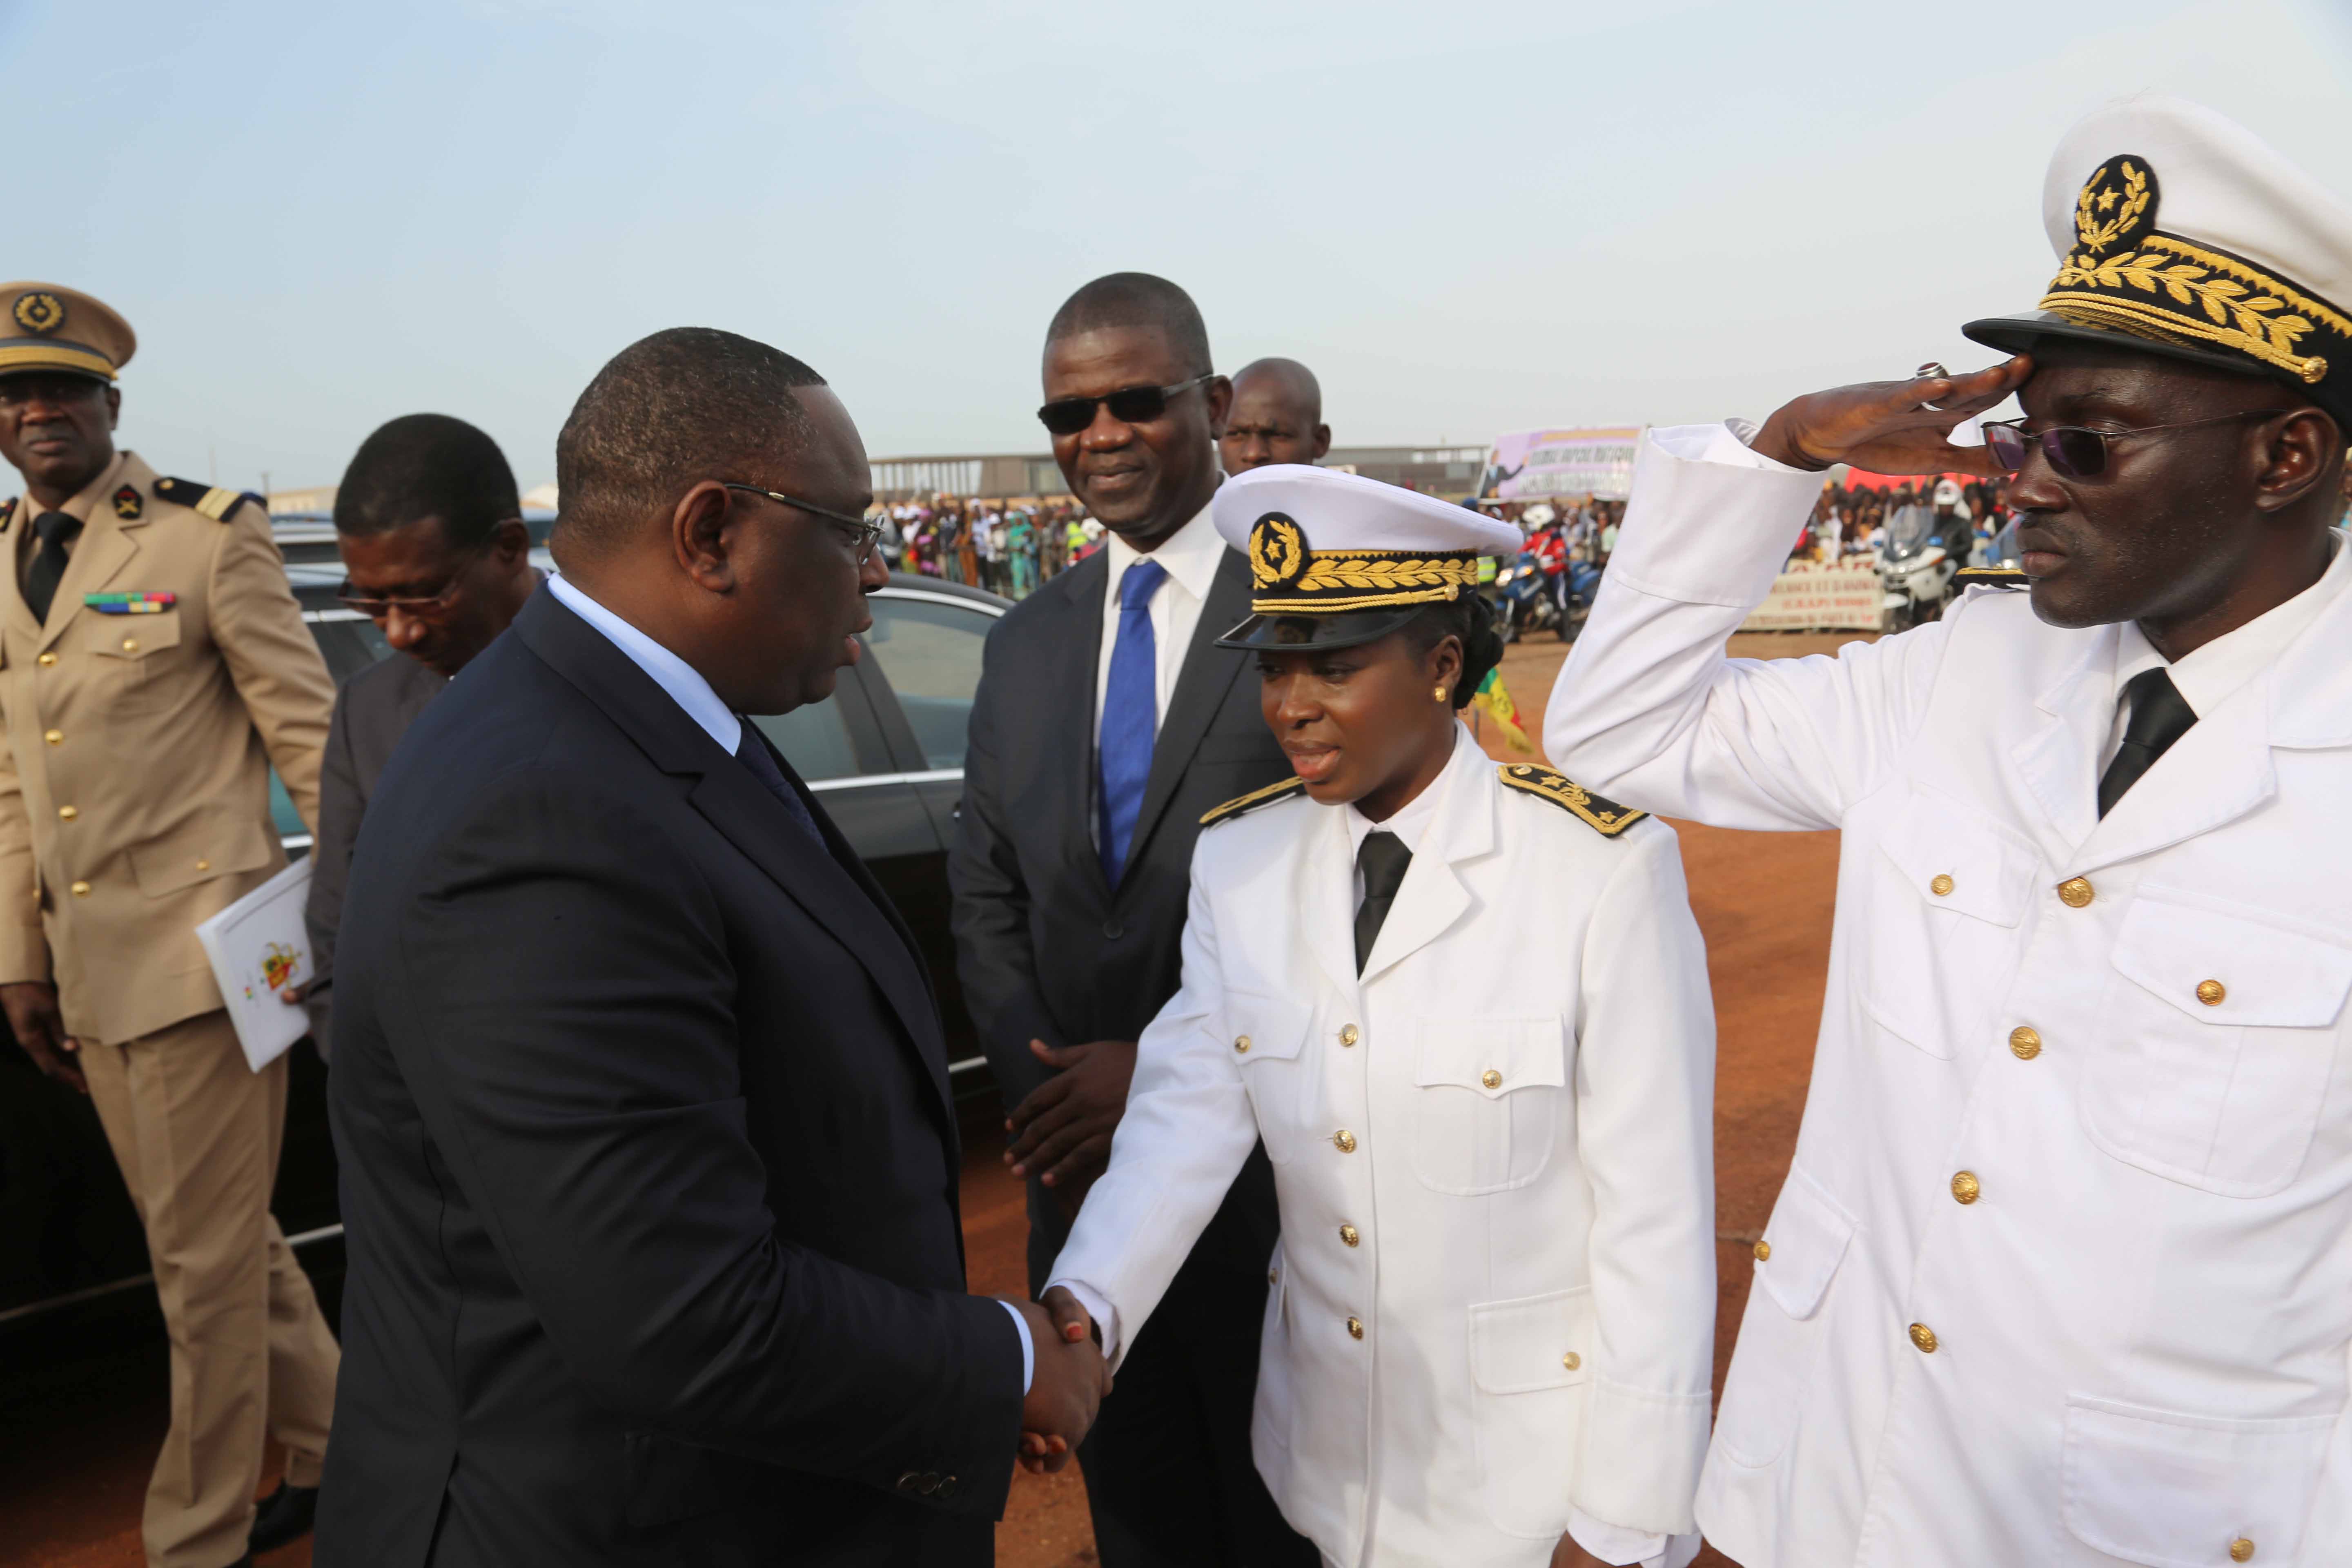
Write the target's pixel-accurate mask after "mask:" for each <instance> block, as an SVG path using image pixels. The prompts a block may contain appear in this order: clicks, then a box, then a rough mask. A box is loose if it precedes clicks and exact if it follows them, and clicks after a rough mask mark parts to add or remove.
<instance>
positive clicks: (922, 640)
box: [866, 594, 996, 768]
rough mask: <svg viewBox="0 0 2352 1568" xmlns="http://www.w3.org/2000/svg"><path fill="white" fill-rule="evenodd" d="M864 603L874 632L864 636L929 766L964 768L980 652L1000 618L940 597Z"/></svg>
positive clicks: (886, 598) (879, 598)
mask: <svg viewBox="0 0 2352 1568" xmlns="http://www.w3.org/2000/svg"><path fill="white" fill-rule="evenodd" d="M866 604H867V605H869V606H870V607H871V608H872V609H873V611H874V627H873V629H872V630H871V631H868V632H867V633H866V647H867V648H868V649H870V650H871V651H872V652H873V655H874V661H875V663H876V664H877V666H878V667H879V668H880V669H881V671H882V674H883V677H884V679H887V680H888V681H889V682H890V689H891V690H892V691H893V692H894V693H896V694H897V696H898V707H899V709H900V710H902V711H904V712H905V714H906V715H907V722H908V725H910V726H911V727H912V728H913V730H914V731H915V743H916V745H918V746H919V747H921V748H922V752H923V764H924V766H926V767H931V768H960V767H961V766H963V747H964V731H965V728H966V726H967V725H968V724H969V723H970V721H971V697H972V693H973V692H975V691H977V690H978V689H980V655H981V649H982V645H984V644H985V643H986V642H987V640H988V628H989V627H991V626H994V625H995V624H996V617H995V616H992V615H990V614H989V613H988V612H987V611H985V610H982V609H978V608H973V609H965V608H964V607H963V606H962V605H944V604H941V603H940V602H939V601H938V600H936V599H900V598H893V597H889V596H887V595H880V594H877V595H875V596H874V597H873V598H871V599H868V600H867V601H866Z"/></svg>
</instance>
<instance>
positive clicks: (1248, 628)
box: [1217, 605, 1428, 653]
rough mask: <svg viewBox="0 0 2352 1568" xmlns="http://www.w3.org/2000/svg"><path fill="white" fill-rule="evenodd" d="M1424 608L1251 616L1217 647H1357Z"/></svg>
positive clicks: (1400, 625)
mask: <svg viewBox="0 0 2352 1568" xmlns="http://www.w3.org/2000/svg"><path fill="white" fill-rule="evenodd" d="M1426 608H1428V606H1427V605H1405V606H1403V607H1402V608H1400V609H1394V610H1341V611H1339V613H1337V614H1336V615H1323V616H1251V617H1250V618H1249V619H1247V620H1245V621H1244V622H1243V623H1242V624H1241V625H1239V626H1235V627H1234V629H1233V630H1231V631H1229V632H1227V633H1226V634H1225V635H1224V636H1223V637H1219V638H1218V639H1217V646H1218V647H1237V648H1245V649H1266V650H1271V651H1274V652H1277V653H1304V652H1307V650H1309V649H1313V648H1338V647H1362V646H1363V645H1364V644H1366V643H1368V642H1378V641H1380V640H1381V638H1382V637H1386V636H1388V635H1389V634H1390V633H1391V632H1393V631H1399V630H1402V628H1403V627H1404V626H1408V625H1410V624H1411V623H1412V621H1413V620H1414V618H1415V617H1417V616H1419V615H1420V614H1421V612H1422V611H1423V610H1424V609H1426Z"/></svg>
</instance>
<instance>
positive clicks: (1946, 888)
mask: <svg viewBox="0 0 2352 1568" xmlns="http://www.w3.org/2000/svg"><path fill="white" fill-rule="evenodd" d="M1954 886H1956V884H1955V883H1954V882H1953V881H1952V879H1951V878H1950V877H1949V876H1948V875H1946V874H1945V873H1944V872H1941V871H1938V872H1937V873H1936V879H1935V880H1934V881H1932V882H1930V883H1928V884H1927V890H1928V891H1929V892H1931V893H1933V894H1935V895H1936V896H1937V898H1939V899H1940V898H1942V897H1943V896H1944V895H1945V894H1947V893H1948V892H1950V891H1951V890H1952V889H1953V888H1954Z"/></svg>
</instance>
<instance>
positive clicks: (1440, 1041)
mask: <svg viewBox="0 0 2352 1568" xmlns="http://www.w3.org/2000/svg"><path fill="white" fill-rule="evenodd" d="M1431 787H1432V788H1433V789H1437V790H1443V791H1444V792H1445V794H1444V797H1443V801H1442V804H1441V805H1440V806H1439V808H1438V809H1437V811H1436V813H1435V814H1434V816H1433V818H1432V820H1431V821H1430V822H1429V824H1428V826H1427V827H1426V829H1425V830H1424V832H1423V837H1422V842H1421V847H1420V849H1419V850H1418V852H1416V853H1415V854H1414V856H1413V858H1412V867H1411V868H1410V870H1409V871H1408V872H1407V874H1406V877H1405V879H1404V883H1403V885H1402V888H1401V889H1399V890H1398V893H1397V897H1396V900H1395V902H1394V904H1393V906H1392V907H1391V910H1390V913H1389V915H1388V918H1387V921H1386V923H1385V924H1384V925H1383V926H1382V928H1381V933H1380V938H1379V940H1378V942H1376V943H1375V944H1374V946H1373V949H1372V951H1371V953H1370V961H1369V962H1368V963H1367V964H1366V965H1365V969H1364V973H1363V975H1362V978H1361V979H1360V980H1359V978H1358V976H1357V973H1356V964H1355V952H1354V937H1353V930H1354V919H1355V908H1356V892H1355V865H1354V858H1353V853H1352V850H1351V847H1350V843H1349V832H1348V827H1347V825H1346V822H1345V820H1344V816H1345V813H1346V811H1347V809H1348V808H1346V807H1340V806H1324V805H1317V804H1315V803H1314V802H1313V801H1312V800H1309V799H1307V798H1306V797H1305V796H1304V795H1297V796H1293V797H1291V798H1288V799H1285V800H1282V801H1280V802H1278V803H1276V804H1271V805H1264V806H1261V807H1259V808H1258V809H1256V810H1255V811H1252V812H1251V813H1249V814H1248V815H1246V816H1237V817H1234V818H1231V819H1229V820H1226V821H1224V822H1223V823H1220V824H1218V825H1217V826H1213V827H1211V828H1209V829H1208V830H1206V831H1204V832H1203V833H1202V835H1201V838H1200V843H1199V846H1198V847H1197V849H1196V850H1195V851H1194V855H1193V862H1192V902H1191V908H1190V912H1189V915H1188V920H1187V924H1186V927H1185V931H1184V946H1183V952H1184V978H1183V987H1182V989H1181V991H1179V992H1178V993H1177V994H1176V995H1175V996H1174V997H1173V998H1172V999H1171V1001H1170V1002H1169V1003H1168V1005H1167V1006H1166V1007H1165V1008H1163V1009H1162V1010H1161V1011H1160V1016H1158V1017H1157V1018H1155V1019H1154V1020H1153V1021H1152V1024H1151V1026H1150V1028H1149V1029H1147V1030H1146V1031H1145V1032H1144V1036H1143V1039H1142V1042H1141V1049H1140V1052H1139V1056H1138V1059H1137V1066H1136V1074H1135V1081H1134V1087H1133V1089H1132V1090H1131V1092H1130V1094H1129V1100H1128V1106H1127V1113H1126V1116H1125V1119H1124V1120H1123V1121H1121V1122H1120V1123H1119V1127H1118V1135H1117V1138H1116V1140H1115V1141H1114V1142H1113V1145H1112V1149H1111V1159H1110V1166H1109V1170H1108V1172H1107V1173H1105V1175H1104V1176H1103V1177H1102V1178H1101V1180H1100V1181H1098V1182H1097V1184H1095V1187H1094V1189H1093V1191H1092V1192H1091V1193H1090V1194H1088V1196H1087V1201H1086V1205H1085V1208H1084V1209H1083V1211H1082V1212H1081V1213H1080V1215H1079V1216H1078V1221H1077V1225H1076V1229H1075V1230H1074V1231H1073V1233H1072V1235H1071V1238H1070V1241H1069V1245H1068V1247H1066V1249H1065V1250H1064V1251H1063V1253H1062V1255H1061V1258H1060V1259H1059V1260H1058V1261H1057V1263H1056V1264H1055V1269H1054V1275H1055V1278H1056V1279H1066V1280H1070V1281H1074V1282H1076V1283H1078V1284H1080V1285H1082V1286H1084V1287H1085V1288H1087V1289H1089V1290H1091V1291H1092V1292H1093V1293H1094V1294H1095V1295H1097V1297H1099V1298H1100V1299H1101V1300H1103V1301H1105V1302H1106V1303H1108V1305H1109V1306H1110V1308H1111V1309H1112V1313H1113V1324H1112V1325H1111V1328H1112V1332H1111V1333H1110V1335H1109V1338H1108V1350H1109V1351H1110V1352H1111V1354H1112V1356H1113V1359H1114V1361H1116V1359H1117V1357H1118V1353H1119V1352H1120V1351H1121V1350H1122V1349H1123V1348H1124V1344H1125V1343H1126V1342H1129V1341H1131V1340H1132V1338H1133V1337H1134V1335H1135V1333H1136V1331H1138V1330H1139V1329H1140V1327H1141V1326H1142V1324H1143V1322H1144V1321H1145V1320H1146V1319H1147V1318H1149V1317H1150V1315H1151V1310H1152V1309H1153V1307H1154V1306H1155V1305H1156V1304H1157V1303H1158V1302H1159V1300H1160V1295H1161V1293H1162V1292H1163V1291H1164V1290H1165V1289H1167V1286H1168V1282H1169V1280H1170V1279H1171V1278H1172V1277H1173V1276H1174V1274H1175V1272H1176V1269H1177V1266H1178V1265H1180V1264H1181V1263H1182V1262H1183V1260H1184V1258H1185V1255H1186V1254H1187V1253H1188V1252H1190V1251H1191V1250H1192V1242H1193V1238H1194V1237H1197V1236H1199V1234H1200V1233H1201V1229H1202V1226H1204V1225H1206V1224H1207V1222H1208V1220H1209V1217H1210V1215H1212V1214H1213V1212H1214V1211H1215V1209H1216V1207H1217V1204H1218V1201H1219V1200H1220V1199H1221V1198H1223V1196H1224V1194H1225V1189H1226V1188H1227V1187H1228V1186H1229V1185H1230V1184H1232V1182H1233V1179H1234V1173H1236V1172H1238V1171H1239V1170H1240V1169H1241V1165H1242V1161H1243V1159H1244V1156H1245V1155H1247V1154H1248V1152H1249V1151H1250V1147H1251V1145H1252V1144H1253V1143H1254V1142H1255V1141H1257V1140H1258V1139H1259V1138H1261V1137H1263V1138H1264V1139H1265V1147H1266V1152H1267V1153H1268V1155H1269V1156H1271V1158H1272V1159H1273V1162H1274V1167H1275V1180H1276V1190H1277V1192H1278V1194H1279V1197H1280V1203H1281V1213H1282V1231H1283V1239H1282V1242H1281V1245H1280V1247H1278V1249H1277V1250H1276V1255H1275V1258H1274V1263H1273V1268H1272V1276H1271V1277H1272V1279H1273V1284H1274V1289H1273V1290H1272V1291H1271V1292H1270V1293H1269V1297H1268V1300H1267V1304H1266V1315H1265V1339H1264V1344H1263V1354H1262V1359H1261V1362H1260V1364H1259V1372H1258V1390H1257V1405H1256V1415H1255V1424H1254V1428H1253V1434H1252V1436H1253V1444H1252V1446H1253V1448H1254V1450H1255V1456H1256V1459H1257V1465H1258V1468H1259V1470H1260V1472H1261V1473H1262V1474H1263V1475H1264V1476H1265V1479H1266V1483H1267V1485H1268V1487H1269V1488H1270V1489H1271V1490H1272V1492H1273V1495H1274V1498H1275V1500H1276V1502H1277V1504H1279V1505H1280V1507H1281V1509H1282V1511H1283V1514H1284V1516H1285V1517H1286V1519H1288V1520H1289V1521H1290V1522H1291V1524H1292V1525H1293V1526H1294V1527H1296V1528H1297V1530H1298V1531H1301V1532H1302V1533H1304V1534H1306V1535H1307V1536H1308V1537H1309V1538H1311V1539H1312V1540H1313V1541H1314V1542H1316V1544H1317V1545H1318V1546H1319V1547H1320V1548H1321V1549H1322V1550H1323V1552H1325V1553H1326V1554H1327V1555H1328V1556H1329V1557H1330V1558H1331V1559H1333V1560H1334V1561H1336V1562H1338V1563H1345V1564H1349V1565H1350V1568H1356V1565H1359V1564H1379V1565H1380V1568H1391V1565H1395V1568H1407V1565H1424V1564H1425V1565H1428V1568H1441V1565H1442V1568H1473V1565H1486V1564H1502V1565H1526V1568H1540V1565H1541V1564H1543V1563H1547V1562H1549V1557H1550V1552H1551V1551H1552V1547H1553V1544H1554V1543H1555V1542H1557V1541H1558V1540H1559V1537H1560V1535H1561V1533H1562V1531H1564V1530H1565V1529H1566V1527H1567V1525H1568V1523H1569V1520H1570V1510H1571V1509H1572V1508H1576V1507H1580V1508H1581V1509H1582V1510H1583V1511H1584V1513H1585V1514H1586V1515H1589V1516H1590V1517H1591V1518H1593V1519H1597V1520H1599V1521H1605V1522H1606V1523H1608V1524H1612V1525H1616V1526H1619V1527H1622V1528H1623V1529H1625V1530H1627V1531H1655V1532H1660V1533H1664V1532H1671V1531H1692V1530H1693V1528H1694V1527H1693V1525H1692V1522H1691V1499H1692V1495H1693V1492H1694V1489H1695V1488H1696V1482H1697V1477H1698V1468H1699V1465H1700V1463H1701V1461H1702V1458H1703V1457H1704V1454H1705V1451H1706V1427H1707V1415H1708V1408H1707V1407H1708V1380H1709V1372H1710V1364H1709V1363H1710V1360H1711V1353H1712V1342H1713V1319H1714V1313H1715V1251H1714V1245H1715V1238H1714V1192H1713V1184H1712V1180H1711V1172H1712V1142H1711V1129H1710V1121H1711V1108H1712V1103H1713V1084H1714V1060H1715V1031H1714V1015H1713V1011H1712V1005H1711V1002H1710V999H1709V994H1708V991H1707V982H1706V954H1705V950H1704V947H1703V945H1702V943H1701V942H1700V939H1699V933H1698V929H1697V925H1696V922H1695V921H1693V920H1692V918H1691V913H1690V907H1689V904H1688V901H1687V896H1686V894H1685V889H1684V884H1683V873H1682V859H1681V855H1680V852H1679V849H1678V847H1677V845H1676V842H1675V835H1674V832H1673V830H1672V829H1670V828H1668V827H1667V826H1664V824H1662V823H1659V822H1656V821H1654V820H1649V819H1644V820H1641V821H1637V822H1635V823H1633V826H1630V827H1628V828H1626V829H1624V830H1623V831H1622V833H1620V834H1619V835H1618V836H1616V837H1607V836H1604V835H1603V834H1602V833H1601V832H1599V831H1596V830H1595V829H1594V828H1593V827H1591V826H1588V825H1587V824H1586V823H1585V822H1583V821H1581V820H1580V819H1579V818H1578V817H1577V816H1574V815H1571V813H1570V812H1569V811H1568V810H1566V809H1563V808H1562V807H1561V806H1560V805H1555V804H1553V803H1552V802H1551V801H1549V800H1546V799H1539V798H1537V797H1536V796H1534V795H1528V794H1524V793H1522V792H1520V791H1519V790H1516V789H1511V788H1507V787H1505V786H1504V785H1503V784H1502V783H1501V782H1500V778H1499V776H1498V773H1497V770H1496V765H1495V764H1494V763H1491V762H1489V761H1487V760H1486V758H1485V756H1484V755H1483V754H1482V753H1481V752H1479V751H1478V749H1477V747H1476V745H1475V742H1472V741H1471V740H1470V738H1469V736H1468V734H1467V733H1466V732H1465V733H1464V735H1463V736H1462V738H1461V741H1460V742H1459V744H1458V747H1457V750H1456V752H1455V753H1454V761H1453V763H1450V764H1449V765H1448V767H1447V769H1446V770H1445V772H1444V773H1443V774H1441V775H1440V777H1439V779H1438V781H1437V782H1436V783H1435V784H1433V785H1432V786H1431ZM1694 1544H1695V1543H1694Z"/></svg>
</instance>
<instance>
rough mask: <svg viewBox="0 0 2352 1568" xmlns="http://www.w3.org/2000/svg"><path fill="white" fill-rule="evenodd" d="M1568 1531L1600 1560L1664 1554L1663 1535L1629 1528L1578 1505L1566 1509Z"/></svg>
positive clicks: (1632, 1560) (1630, 1559)
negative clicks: (1603, 1518)
mask: <svg viewBox="0 0 2352 1568" xmlns="http://www.w3.org/2000/svg"><path fill="white" fill-rule="evenodd" d="M1568 1533H1569V1534H1570V1536H1571V1537H1573V1538H1574V1539H1575V1542H1576V1543H1577V1544H1578V1545H1579V1546H1581V1547H1583V1548H1584V1549H1585V1550H1586V1551H1587V1552H1591V1553H1592V1555H1594V1556H1595V1557H1598V1558H1600V1559H1601V1561H1602V1562H1603V1563H1621V1564H1622V1563H1648V1562H1649V1561H1650V1560H1651V1559H1653V1558H1656V1557H1663V1556H1664V1555H1665V1551H1666V1538H1665V1537H1664V1536H1663V1535H1653V1534H1651V1533H1649V1532H1647V1531H1639V1530H1628V1529H1626V1528H1625V1527H1624V1526H1623V1525H1622V1524H1611V1523H1609V1522H1608V1521H1606V1520H1599V1519H1595V1518H1593V1517H1592V1516H1591V1514H1589V1513H1587V1512H1585V1511H1584V1510H1582V1509H1580V1508H1579V1509H1570V1510H1569V1515H1568Z"/></svg>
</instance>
